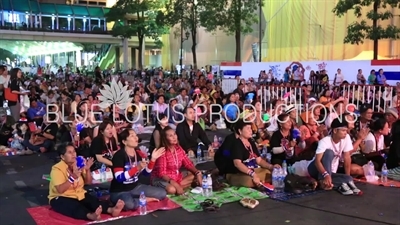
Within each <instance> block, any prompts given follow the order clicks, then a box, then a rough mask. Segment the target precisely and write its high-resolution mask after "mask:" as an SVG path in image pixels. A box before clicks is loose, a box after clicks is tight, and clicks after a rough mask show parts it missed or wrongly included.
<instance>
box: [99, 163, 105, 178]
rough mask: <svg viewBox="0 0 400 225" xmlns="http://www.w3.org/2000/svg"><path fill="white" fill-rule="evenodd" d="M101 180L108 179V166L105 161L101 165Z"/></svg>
mask: <svg viewBox="0 0 400 225" xmlns="http://www.w3.org/2000/svg"><path fill="white" fill-rule="evenodd" d="M100 180H101V182H105V181H107V167H106V165H105V164H104V163H103V164H102V165H101V168H100Z"/></svg>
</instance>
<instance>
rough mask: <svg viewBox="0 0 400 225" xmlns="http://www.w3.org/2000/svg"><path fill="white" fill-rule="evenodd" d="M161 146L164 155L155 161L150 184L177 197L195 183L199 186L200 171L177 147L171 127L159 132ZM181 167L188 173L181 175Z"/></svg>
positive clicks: (176, 140) (176, 137) (181, 149)
mask: <svg viewBox="0 0 400 225" xmlns="http://www.w3.org/2000/svg"><path fill="white" fill-rule="evenodd" d="M161 145H162V146H163V147H165V154H164V155H163V156H161V157H160V158H158V160H157V161H156V164H155V166H154V169H153V172H152V173H151V180H152V184H153V185H154V186H157V187H162V188H165V190H166V191H167V192H168V194H178V195H181V194H183V193H184V189H186V188H188V187H190V186H191V184H192V183H193V182H195V181H197V185H201V183H202V180H203V179H202V174H201V171H199V170H198V169H196V167H195V166H194V165H193V163H192V161H190V159H189V158H188V156H187V155H186V153H185V150H183V148H182V147H181V146H180V145H179V143H178V136H177V135H176V133H175V131H174V130H173V129H172V128H171V127H166V128H164V130H162V131H161ZM182 167H184V168H185V169H187V170H188V171H189V172H190V173H182V172H181V171H180V169H181V168H182Z"/></svg>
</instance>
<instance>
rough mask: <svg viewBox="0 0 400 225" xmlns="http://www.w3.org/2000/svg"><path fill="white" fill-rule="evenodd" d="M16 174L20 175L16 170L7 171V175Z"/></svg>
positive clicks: (9, 169)
mask: <svg viewBox="0 0 400 225" xmlns="http://www.w3.org/2000/svg"><path fill="white" fill-rule="evenodd" d="M16 173H18V172H17V171H15V169H14V168H8V169H7V173H6V174H7V175H11V174H16Z"/></svg>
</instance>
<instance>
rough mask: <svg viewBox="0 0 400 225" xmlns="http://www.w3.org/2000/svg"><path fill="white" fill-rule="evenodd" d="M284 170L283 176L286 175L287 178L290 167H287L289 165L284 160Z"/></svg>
mask: <svg viewBox="0 0 400 225" xmlns="http://www.w3.org/2000/svg"><path fill="white" fill-rule="evenodd" d="M282 170H283V174H284V175H285V177H286V175H287V174H288V166H287V164H286V160H283V163H282Z"/></svg>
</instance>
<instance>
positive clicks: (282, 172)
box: [279, 168, 287, 192]
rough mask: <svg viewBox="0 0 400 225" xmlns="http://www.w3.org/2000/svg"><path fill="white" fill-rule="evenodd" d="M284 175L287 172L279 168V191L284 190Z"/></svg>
mask: <svg viewBox="0 0 400 225" xmlns="http://www.w3.org/2000/svg"><path fill="white" fill-rule="evenodd" d="M286 175H287V172H286V171H285V170H284V169H282V168H281V169H280V176H279V177H280V179H279V182H280V183H279V184H280V185H279V187H280V189H281V190H280V191H281V192H284V190H285V178H286Z"/></svg>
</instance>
